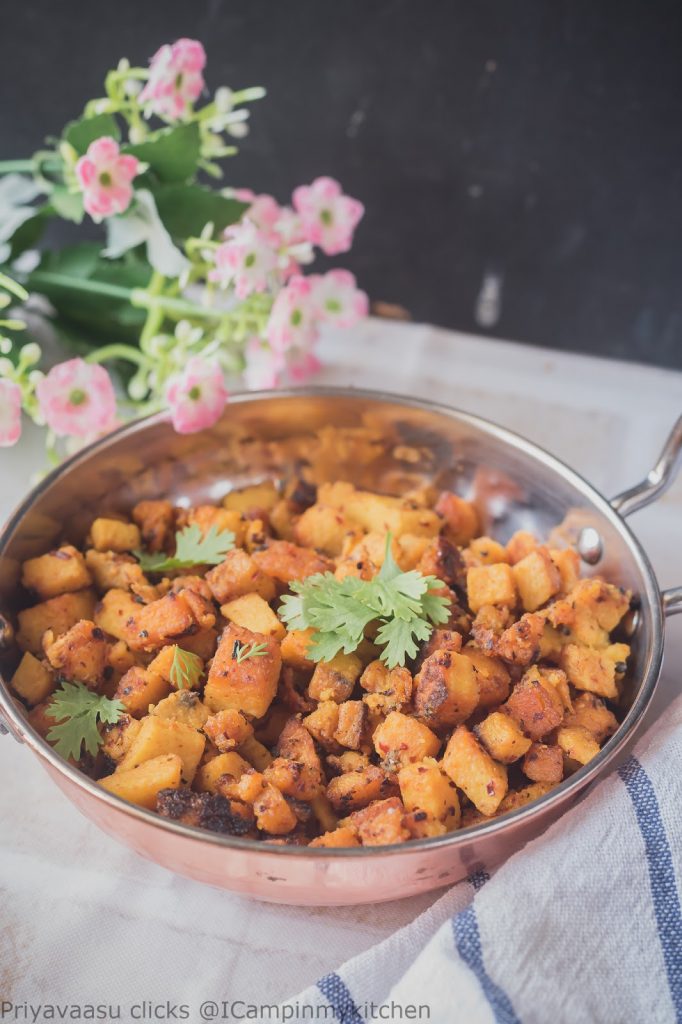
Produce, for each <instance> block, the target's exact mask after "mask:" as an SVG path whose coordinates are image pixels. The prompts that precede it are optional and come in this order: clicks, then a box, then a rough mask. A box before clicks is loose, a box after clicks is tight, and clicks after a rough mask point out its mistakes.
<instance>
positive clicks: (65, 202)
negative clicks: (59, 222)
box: [50, 188, 85, 224]
mask: <svg viewBox="0 0 682 1024" xmlns="http://www.w3.org/2000/svg"><path fill="white" fill-rule="evenodd" d="M50 205H51V206H52V208H53V210H54V211H55V213H57V214H58V215H59V216H60V217H63V218H64V220H72V221H73V222H74V224H80V223H81V221H82V220H83V217H84V215H85V210H84V209H83V196H82V195H81V194H80V192H69V190H68V189H66V188H55V189H54V190H53V192H52V195H51V196H50Z"/></svg>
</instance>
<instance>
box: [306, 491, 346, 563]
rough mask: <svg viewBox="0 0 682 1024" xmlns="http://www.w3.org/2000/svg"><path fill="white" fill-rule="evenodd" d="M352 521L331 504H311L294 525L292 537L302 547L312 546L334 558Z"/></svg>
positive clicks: (341, 546)
mask: <svg viewBox="0 0 682 1024" xmlns="http://www.w3.org/2000/svg"><path fill="white" fill-rule="evenodd" d="M353 525H354V524H353V522H352V520H351V519H348V518H347V516H345V515H344V513H343V512H342V511H341V510H340V509H338V508H333V507H332V506H331V505H319V504H318V505H311V506H310V507H309V508H307V509H306V510H305V512H303V514H302V515H301V517H300V519H298V521H297V522H296V524H295V526H294V539H295V540H296V543H297V544H300V545H301V546H302V547H304V548H314V549H315V550H316V551H321V552H322V554H323V555H328V556H329V557H330V558H334V557H336V556H337V555H340V554H341V550H342V548H343V543H344V540H345V538H346V535H347V534H348V533H350V532H351V531H352V529H353Z"/></svg>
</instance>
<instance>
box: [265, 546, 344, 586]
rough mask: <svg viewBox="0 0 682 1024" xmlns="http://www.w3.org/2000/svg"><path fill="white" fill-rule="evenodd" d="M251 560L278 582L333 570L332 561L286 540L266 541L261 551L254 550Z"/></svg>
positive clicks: (301, 578)
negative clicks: (265, 545)
mask: <svg viewBox="0 0 682 1024" xmlns="http://www.w3.org/2000/svg"><path fill="white" fill-rule="evenodd" d="M252 557H253V560H254V562H255V563H256V565H257V566H258V568H259V569H262V571H263V572H264V573H265V575H266V576H271V577H272V578H273V579H275V580H279V581H280V583H291V581H292V580H304V579H306V578H307V577H308V576H313V575H314V574H315V573H317V572H333V571H334V563H333V562H331V561H330V560H329V559H328V558H324V557H323V556H322V555H318V554H317V552H316V551H311V550H310V548H300V547H298V546H297V545H296V544H291V543H290V542H289V541H286V540H271V541H268V544H267V547H265V548H264V549H263V550H262V551H254V553H253V556H252Z"/></svg>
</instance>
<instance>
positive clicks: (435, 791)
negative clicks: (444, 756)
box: [398, 757, 461, 832]
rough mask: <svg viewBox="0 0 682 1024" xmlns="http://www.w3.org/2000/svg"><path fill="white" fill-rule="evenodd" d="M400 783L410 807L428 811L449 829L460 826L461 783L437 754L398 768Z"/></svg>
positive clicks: (434, 818)
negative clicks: (437, 757)
mask: <svg viewBox="0 0 682 1024" xmlns="http://www.w3.org/2000/svg"><path fill="white" fill-rule="evenodd" d="M398 785H399V786H400V795H401V797H402V801H403V804H404V805H405V808H406V810H407V811H417V812H419V811H423V812H425V814H426V815H428V817H429V818H432V819H433V820H435V821H442V822H443V823H444V825H445V826H446V831H448V832H451V831H452V830H453V829H456V828H457V827H458V826H459V822H460V818H461V812H460V806H459V797H458V795H457V787H456V786H455V783H454V782H453V781H452V779H451V778H450V777H449V776H448V775H447V774H446V773H445V772H444V771H443V769H442V768H441V767H440V765H439V764H438V762H437V761H436V760H435V759H434V758H432V757H427V758H425V759H424V760H423V761H418V762H416V763H415V764H408V765H405V766H404V767H403V768H401V769H400V771H399V772H398Z"/></svg>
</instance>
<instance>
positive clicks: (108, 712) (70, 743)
mask: <svg viewBox="0 0 682 1024" xmlns="http://www.w3.org/2000/svg"><path fill="white" fill-rule="evenodd" d="M124 712H125V707H124V705H123V704H122V703H121V701H120V700H109V698H108V697H103V696H101V695H100V694H98V693H94V692H93V691H92V690H89V689H88V687H87V686H85V685H84V684H83V683H69V682H64V683H62V686H61V689H60V690H57V691H56V692H55V694H54V696H53V698H52V701H51V702H50V704H49V706H48V708H47V713H48V716H49V717H50V718H54V719H55V721H56V723H57V724H56V725H54V726H53V727H52V728H51V729H50V731H49V732H48V734H47V739H48V741H49V742H50V743H52V744H53V745H54V748H55V750H56V751H57V753H58V754H61V755H62V757H66V758H69V757H71V758H73V759H74V760H75V761H78V760H79V759H80V758H81V756H82V751H83V747H85V750H86V751H87V753H88V754H96V753H97V751H98V750H99V747H100V744H101V742H102V738H101V736H100V733H99V729H98V728H97V724H98V722H103V723H109V724H112V725H113V724H115V723H116V722H118V720H119V719H120V717H121V715H122V714H123V713H124Z"/></svg>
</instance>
